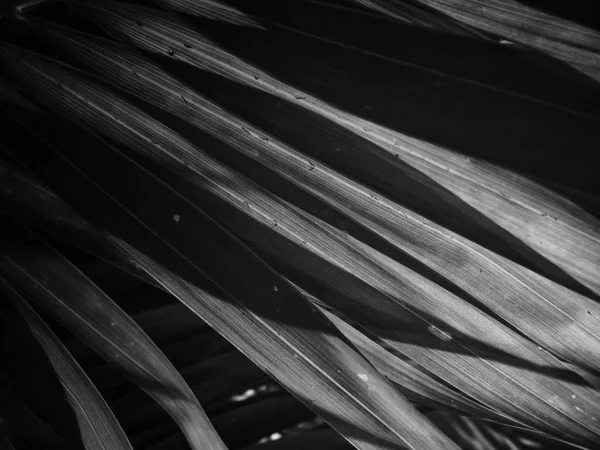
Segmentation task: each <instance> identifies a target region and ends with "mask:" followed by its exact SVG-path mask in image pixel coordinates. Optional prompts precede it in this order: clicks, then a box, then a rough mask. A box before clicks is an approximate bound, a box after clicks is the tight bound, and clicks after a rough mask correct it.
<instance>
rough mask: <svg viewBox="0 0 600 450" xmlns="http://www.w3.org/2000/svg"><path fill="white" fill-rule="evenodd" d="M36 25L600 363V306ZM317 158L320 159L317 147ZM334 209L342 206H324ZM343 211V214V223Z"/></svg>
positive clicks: (148, 75) (347, 223)
mask: <svg viewBox="0 0 600 450" xmlns="http://www.w3.org/2000/svg"><path fill="white" fill-rule="evenodd" d="M35 29H36V30H38V31H42V30H45V32H44V36H46V37H47V38H50V39H54V40H56V42H57V43H58V44H60V45H61V48H63V49H68V50H70V51H72V52H73V54H74V56H75V57H76V58H78V59H79V60H81V61H83V62H85V63H86V64H88V65H90V66H92V67H94V69H95V70H97V71H100V73H102V75H103V76H104V77H106V78H107V79H110V80H111V81H113V82H114V83H116V84H117V85H119V86H122V87H123V88H125V89H128V90H129V91H130V92H132V93H134V94H135V95H138V96H140V97H141V98H143V99H144V100H146V101H150V102H152V103H153V104H155V105H156V106H159V107H162V108H164V109H166V110H167V111H169V112H172V113H173V114H175V115H177V116H179V117H180V118H182V119H183V120H185V121H187V122H189V123H191V124H192V125H194V126H196V127H198V128H200V129H203V130H205V131H207V132H208V133H210V134H212V135H214V136H215V137H219V138H221V139H222V140H224V141H225V142H227V143H228V144H230V145H231V146H232V147H234V148H235V149H236V150H237V151H239V152H241V153H242V154H244V155H246V156H248V157H250V158H253V159H255V160H256V161H258V162H260V163H261V164H263V165H265V166H267V167H269V168H270V169H271V170H273V171H275V172H276V173H278V174H279V175H281V176H283V177H285V178H287V179H288V180H290V181H291V182H292V183H293V184H294V185H296V186H300V187H302V188H303V189H305V190H306V191H308V192H310V193H311V194H313V195H315V196H317V197H319V198H320V199H322V200H323V201H324V202H325V203H326V205H323V204H320V203H319V202H317V201H316V200H314V201H313V203H312V204H309V205H303V207H304V208H305V209H308V210H310V211H319V212H318V214H319V216H320V217H321V218H324V217H325V216H328V217H329V220H330V221H331V220H333V221H336V220H339V222H340V223H343V225H341V226H342V227H343V228H344V229H345V231H347V232H349V233H351V234H355V235H356V234H358V233H360V232H361V231H362V229H361V228H360V226H361V225H362V226H363V227H364V228H366V229H368V230H372V231H373V232H375V233H376V234H377V235H379V236H380V237H383V238H384V239H385V240H386V241H387V242H389V243H391V244H392V245H394V246H395V247H397V248H399V249H401V250H403V251H404V252H407V253H408V254H410V255H411V256H412V257H413V258H415V259H417V260H419V261H421V262H422V263H424V264H425V265H426V266H427V267H429V268H431V269H432V270H434V271H435V272H437V273H439V274H442V275H443V276H444V277H445V278H446V279H448V280H450V281H452V282H453V283H455V284H456V285H457V286H459V287H460V288H462V289H463V290H464V291H465V292H467V293H469V294H470V295H472V296H473V297H474V298H476V299H478V300H480V301H481V302H482V303H483V304H485V305H486V306H487V307H488V308H490V309H491V310H493V311H495V312H497V313H498V314H499V315H500V316H502V317H504V318H505V319H506V320H508V321H509V322H510V323H511V324H512V325H514V326H516V327H517V328H518V329H520V330H522V331H523V332H524V333H525V334H526V335H527V336H529V337H530V338H532V339H533V340H535V341H537V342H538V343H539V344H541V345H544V346H545V347H546V348H549V349H551V350H552V351H553V352H555V353H556V354H558V355H560V356H561V357H563V358H565V359H568V360H571V361H573V362H575V363H577V364H580V365H583V366H587V367H590V368H592V369H593V370H597V369H598V368H600V354H599V353H598V351H599V350H598V349H600V337H599V333H600V322H599V318H600V307H599V306H598V304H597V303H596V302H594V301H592V300H590V299H588V298H586V297H584V296H582V295H579V294H577V293H575V292H573V291H570V290H568V289H565V288H563V287H561V286H560V285H558V284H556V283H552V282H550V281H548V280H547V279H545V278H543V277H541V276H539V275H537V274H536V273H534V272H533V271H531V270H527V269H525V268H523V267H522V266H520V265H517V264H514V263H512V262H511V261H510V260H508V259H506V258H502V257H499V256H498V255H495V254H493V253H492V252H490V251H487V250H486V249H485V248H483V247H481V246H480V245H477V244H475V243H473V242H470V241H468V240H465V239H463V238H461V237H460V236H458V235H456V234H454V233H451V232H448V231H447V230H445V229H444V228H442V227H440V226H438V225H436V224H435V223H432V222H430V221H427V220H426V219H425V218H423V217H420V216H418V215H415V214H414V213H413V212H411V211H410V210H408V209H406V208H404V207H402V206H400V205H397V204H394V203H393V202H391V201H389V200H387V199H385V198H381V197H379V196H378V195H377V194H376V193H375V192H374V191H372V190H370V189H368V188H366V187H364V186H362V185H360V184H359V183H356V182H354V181H352V180H351V179H348V178H347V177H345V176H343V175H341V174H340V173H338V172H336V171H334V170H332V169H331V168H328V167H321V166H316V165H315V164H314V163H312V162H311V160H310V159H307V158H306V155H305V154H303V153H301V152H299V151H297V150H296V149H294V148H293V147H291V146H289V145H286V143H284V142H282V141H280V140H277V139H275V138H273V137H272V136H268V135H266V134H265V133H264V132H263V131H262V130H260V129H257V128H256V127H254V126H252V125H251V124H249V123H247V122H245V121H243V120H239V119H237V118H236V117H235V116H231V115H230V114H228V113H227V112H226V111H224V110H222V109H221V108H220V107H219V106H218V105H215V104H214V103H212V102H210V101H208V100H207V99H206V98H205V97H203V96H201V95H200V94H198V92H196V91H194V90H192V89H191V88H190V87H188V86H186V85H184V84H182V83H181V82H179V81H177V80H176V79H175V78H173V77H171V76H169V75H168V74H167V73H166V72H164V71H162V70H161V69H159V68H158V67H157V66H155V65H152V64H151V63H149V62H147V61H146V60H144V59H143V58H142V57H141V56H140V55H138V54H137V53H135V52H133V51H131V50H128V49H126V48H124V47H123V46H118V45H113V44H111V43H109V42H108V41H105V40H100V39H96V38H93V37H91V36H89V35H83V34H81V33H77V34H72V36H71V37H69V36H68V34H69V33H68V31H67V30H65V29H60V28H56V27H52V26H50V25H49V24H46V26H45V27H44V25H43V24H42V23H40V22H39V21H38V22H36V23H35ZM180 99H183V101H180ZM273 114H274V113H273ZM279 120H280V119H279ZM322 126H323V127H324V126H325V125H322ZM319 131H320V130H319ZM301 132H302V131H301ZM267 136H268V137H267ZM265 143H266V145H265ZM315 144H316V142H315ZM302 148H303V149H304V148H307V146H305V147H302ZM307 150H308V149H307ZM308 151H310V150H308ZM313 155H314V156H315V157H317V156H318V154H317V152H313ZM365 163H367V161H365ZM384 163H385V162H384V161H382V162H381V164H384ZM307 165H308V166H309V167H308V170H307V169H306V166H307ZM365 167H368V166H365ZM369 169H370V170H371V171H373V172H377V173H381V171H382V170H385V169H384V168H383V167H379V166H375V165H374V164H373V165H372V166H371V167H370V168H369ZM260 175H262V174H259V176H255V179H256V180H259V179H260ZM390 176H393V174H392V173H390ZM282 195H286V194H285V193H283V194H282ZM327 207H330V208H332V209H331V210H323V208H327ZM340 213H341V214H340ZM336 216H338V217H339V219H333V218H334V217H336ZM590 222H592V223H593V222H594V221H593V219H591V218H590ZM278 223H279V222H278ZM363 234H364V233H363ZM457 255H461V257H460V264H459V265H456V264H455V261H456V260H457V258H458V256H457Z"/></svg>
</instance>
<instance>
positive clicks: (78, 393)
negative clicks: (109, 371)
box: [0, 280, 132, 450]
mask: <svg viewBox="0 0 600 450" xmlns="http://www.w3.org/2000/svg"><path fill="white" fill-rule="evenodd" d="M0 282H1V283H2V288H3V289H4V290H5V292H6V294H7V295H8V296H9V297H10V298H11V300H12V301H13V303H14V304H15V306H16V307H17V309H18V310H19V311H20V312H21V314H22V316H23V318H24V319H25V321H26V322H27V325H28V326H29V328H30V329H31V332H32V333H33V335H34V336H35V338H36V339H37V340H38V342H39V344H40V345H41V346H42V348H43V349H44V350H45V352H46V354H47V356H48V359H49V360H50V363H51V364H52V366H53V368H54V370H55V371H56V374H57V376H58V378H59V380H60V382H61V383H62V385H63V386H64V388H65V392H66V395H67V398H68V401H69V403H70V404H71V406H72V407H73V410H74V411H75V414H76V415H77V419H78V422H79V424H80V430H81V439H82V441H83V444H84V445H85V448H86V449H89V450H128V449H129V450H131V449H132V447H131V444H130V443H129V440H128V439H127V436H125V433H124V432H123V430H122V428H121V426H120V425H119V422H117V419H116V418H115V416H114V415H113V413H112V411H111V410H110V408H109V407H108V405H107V404H106V402H105V401H104V399H103V398H102V396H101V395H100V393H99V392H98V391H97V389H96V388H95V387H94V385H93V384H92V382H91V381H90V380H89V378H88V377H87V376H86V374H85V372H84V371H83V370H82V369H81V367H79V365H78V364H77V362H76V361H75V359H73V357H72V356H71V355H70V354H69V352H68V350H67V349H66V348H65V347H64V346H63V344H62V343H61V342H60V340H59V339H58V338H57V337H56V336H55V335H54V333H53V332H52V330H50V328H49V327H48V326H47V325H46V324H45V323H44V321H43V320H42V319H41V318H40V316H39V315H38V314H37V313H36V312H35V311H34V310H33V308H31V306H29V304H28V303H27V302H26V300H25V299H24V298H23V297H22V296H21V295H20V294H19V293H18V292H17V291H16V290H15V289H14V288H13V286H11V285H10V284H8V283H7V282H6V281H5V280H0ZM2 448H4V447H2Z"/></svg>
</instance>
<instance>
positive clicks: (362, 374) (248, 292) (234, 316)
mask: <svg viewBox="0 0 600 450" xmlns="http://www.w3.org/2000/svg"><path fill="white" fill-rule="evenodd" d="M21 61H22V62H23V60H21ZM114 106H117V107H118V105H117V104H116V103H115V104H114ZM113 136H114V135H113ZM129 136H130V137H131V136H132V135H129ZM134 136H135V135H134ZM154 136H157V135H155V134H154V133H153V136H152V139H154ZM157 137H158V136H157ZM96 142H97V143H100V144H101V145H100V147H96V148H94V144H93V145H92V146H89V145H88V146H87V149H88V151H86V153H85V154H84V155H82V154H80V153H79V152H78V148H68V146H67V147H65V148H63V149H62V150H65V151H67V152H68V157H69V163H63V162H62V161H63V160H62V159H61V158H57V159H56V161H54V163H55V164H57V166H56V167H55V168H56V170H57V171H59V172H60V173H62V175H61V176H59V177H58V178H56V179H54V181H55V182H58V183H60V180H61V179H62V180H64V181H67V180H69V181H68V182H69V183H73V182H76V183H78V185H79V186H80V188H82V189H85V192H86V196H85V197H84V198H81V197H79V196H78V193H74V192H73V191H70V190H69V189H67V190H62V193H63V195H66V196H67V197H68V198H69V200H70V201H73V202H75V203H76V206H77V208H83V209H84V210H85V213H86V215H91V216H95V217H94V220H100V221H101V222H104V221H103V219H102V218H101V217H104V218H108V217H110V220H109V222H112V225H110V224H109V223H107V222H104V223H103V226H107V227H108V228H109V229H113V228H116V230H115V231H117V232H118V233H119V234H121V235H122V236H124V237H125V238H126V239H127V240H128V241H129V242H132V243H134V245H136V246H138V247H140V248H142V249H143V250H144V251H146V252H148V253H150V254H152V255H153V257H157V258H158V259H160V260H161V261H163V262H165V263H166V264H167V265H168V266H171V267H173V268H175V270H176V271H177V273H178V275H180V276H184V277H185V278H186V279H191V280H193V281H192V282H194V283H197V280H202V281H203V282H205V283H209V284H210V285H212V286H213V289H216V290H217V292H219V296H218V297H216V296H213V295H210V294H209V293H208V292H206V291H203V290H201V289H200V288H198V287H196V286H195V284H190V282H188V281H185V280H184V279H182V278H179V277H176V276H174V275H172V274H171V273H170V272H169V271H167V270H166V269H164V268H163V267H161V266H158V265H156V263H155V262H153V261H152V260H151V259H149V258H148V257H146V256H145V255H143V254H141V253H139V254H138V253H137V252H135V251H134V250H133V248H131V247H129V246H126V247H124V248H126V253H127V255H128V260H131V259H134V261H135V263H136V264H137V265H138V266H140V267H142V268H143V270H144V271H146V272H147V273H149V274H150V275H151V277H152V278H154V279H155V280H156V281H158V282H159V283H160V284H161V285H163V287H164V288H165V289H167V290H168V291H169V292H171V293H173V294H174V295H175V296H176V297H178V298H179V299H180V300H181V301H184V302H185V303H186V304H187V305H188V307H190V308H192V309H193V310H194V311H195V312H196V313H197V314H199V315H200V316H201V317H202V318H203V319H204V320H206V321H207V322H208V323H209V324H210V325H211V326H212V327H213V328H214V329H216V330H217V331H218V332H219V333H221V334H223V335H224V336H226V337H227V339H228V340H229V341H231V342H232V343H233V344H234V345H235V346H237V347H238V348H239V349H240V350H241V351H242V352H243V353H245V354H247V355H248V356H249V357H250V358H251V359H252V360H253V361H254V362H255V363H257V364H258V365H259V366H260V367H262V368H264V369H265V370H267V371H268V373H271V374H272V375H273V376H275V378H276V379H278V380H279V381H280V382H281V383H282V384H283V385H285V386H286V387H287V388H288V389H289V390H290V391H291V392H293V393H294V394H295V395H296V396H297V397H299V398H300V399H301V400H302V401H303V402H305V403H307V404H308V405H309V406H311V407H312V408H313V409H316V410H317V411H318V412H319V414H320V415H322V416H323V417H324V418H326V419H327V420H328V421H329V422H330V423H332V425H334V427H336V429H338V430H339V431H340V432H342V434H344V435H345V437H346V438H347V439H349V440H350V441H351V442H353V443H354V445H356V446H358V447H359V448H385V447H386V446H387V447H389V446H397V447H401V448H403V447H407V448H419V447H423V446H426V447H429V448H452V447H453V444H452V443H451V442H450V441H448V440H447V439H445V438H444V436H443V435H441V434H440V433H438V432H437V430H436V429H435V428H434V427H431V426H430V425H429V424H428V423H427V422H426V421H425V420H424V419H423V418H422V416H421V415H420V414H419V413H418V411H416V410H415V409H414V407H412V406H411V404H410V403H408V402H407V401H406V400H405V399H404V398H403V397H401V396H400V395H399V394H398V393H397V392H396V391H395V389H394V388H393V387H392V386H391V385H389V384H388V383H387V382H386V381H385V379H384V378H383V377H382V376H381V375H380V374H379V373H378V372H377V371H376V370H375V369H374V368H373V367H372V366H371V365H370V364H369V363H368V362H367V361H366V360H364V359H363V358H362V357H361V356H360V354H359V353H358V352H356V350H354V349H353V347H351V346H350V345H348V343H347V341H346V340H345V339H344V338H343V337H342V336H341V334H339V332H338V331H337V329H336V328H335V327H334V326H333V325H332V324H331V323H330V322H329V321H328V320H327V319H326V318H325V317H324V316H323V315H321V313H319V312H318V311H317V310H316V309H315V308H314V307H312V306H311V305H310V303H308V302H307V301H306V300H305V299H304V298H303V297H301V296H300V294H298V293H297V291H295V290H294V289H293V288H292V287H291V286H290V285H288V284H287V283H286V282H285V281H284V280H282V279H281V278H280V277H278V276H277V275H276V274H275V273H274V272H272V271H271V270H270V269H269V268H268V267H267V266H265V265H264V263H262V262H261V260H259V259H258V258H256V256H254V255H253V254H252V253H251V252H249V251H248V250H247V248H246V247H245V246H243V245H241V244H240V243H239V241H237V240H236V239H235V238H234V237H233V236H231V235H230V234H229V233H228V232H226V230H224V229H223V228H221V227H220V226H219V225H218V224H216V223H215V222H213V221H212V220H211V219H210V218H209V217H208V216H206V215H205V214H204V213H203V212H202V211H201V210H200V209H199V208H198V207H196V206H194V205H193V204H191V203H190V202H188V201H186V200H185V199H183V198H182V197H180V196H179V195H178V194H176V193H175V192H174V191H172V189H171V188H169V187H168V186H167V185H165V184H164V183H162V182H160V181H159V180H158V179H156V178H155V177H154V176H153V175H151V174H150V173H149V172H146V171H144V170H143V169H142V168H141V167H140V166H138V165H136V164H134V163H133V161H132V160H129V159H128V158H127V157H125V156H124V155H123V154H122V153H120V152H118V151H116V149H115V148H112V147H110V146H109V145H108V144H106V143H101V141H99V140H97V141H96ZM164 142H165V143H166V142H167V141H164ZM171 145H172V144H169V146H171ZM96 150H97V151H98V152H97V153H95V156H94V157H92V156H93V155H94V152H95V151H96ZM96 157H101V159H102V161H103V163H102V164H106V163H109V164H111V165H112V167H120V168H121V169H120V170H126V171H127V172H128V173H129V175H130V178H128V179H115V178H114V177H112V176H111V174H110V173H108V172H106V171H105V170H103V169H101V167H99V166H98V162H99V160H97V159H96ZM107 158H108V159H107ZM113 158H116V159H113ZM117 161H118V163H117ZM72 164H76V165H77V166H80V169H74V166H73V165H72ZM90 164H91V165H90ZM115 164H116V165H115ZM81 169H85V171H86V175H85V176H84V175H83V174H82V172H80V171H79V170H81ZM98 169H100V170H98ZM65 171H66V172H65ZM56 173H58V172H56ZM213 173H214V172H213ZM87 177H93V178H94V181H95V182H94V183H90V179H89V178H87ZM140 177H142V178H140ZM216 179H219V178H216ZM75 180H77V181H75ZM113 182H116V184H113ZM122 182H126V183H128V186H123V185H122V184H121V183H122ZM96 183H101V186H102V188H100V187H99V186H98V185H97V184H96ZM55 186H56V185H55ZM113 195H116V196H117V197H118V198H119V202H118V203H117V202H116V201H115V200H113V198H112V196H113ZM81 202H83V203H81ZM159 204H161V205H163V207H165V208H167V209H162V207H161V208H156V207H157V206H158V205H159ZM86 205H87V207H86ZM90 205H93V207H91V208H90ZM100 205H102V207H100V208H99V206H100ZM167 205H168V206H167ZM140 211H142V214H143V219H142V216H138V215H139V214H140ZM165 211H167V212H168V214H166V215H165V214H164V213H165ZM113 219H116V220H115V222H113ZM98 223H100V222H98ZM116 225H118V226H116ZM149 225H151V226H149ZM199 230H200V231H201V233H199V232H198V231H199ZM123 245H125V244H123ZM132 255H133V256H132ZM217 263H218V264H217ZM232 280H234V281H235V282H234V283H232ZM259 280H261V283H259ZM217 283H218V284H217ZM221 286H222V287H221ZM227 291H231V292H232V293H229V292H227ZM226 292H227V293H226ZM365 380H366V381H365ZM359 424H360V425H359Z"/></svg>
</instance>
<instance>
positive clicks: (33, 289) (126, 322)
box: [0, 242, 226, 449]
mask: <svg viewBox="0 0 600 450" xmlns="http://www.w3.org/2000/svg"><path fill="white" fill-rule="evenodd" d="M36 244H37V245H36V246H35V247H34V248H28V247H26V246H24V247H23V248H18V247H17V248H8V249H7V248H5V249H4V253H3V254H2V256H0V271H1V272H2V273H3V274H4V276H6V277H8V278H9V279H10V280H11V281H12V282H13V283H15V284H16V285H18V286H19V288H20V289H23V290H24V291H25V292H27V293H28V295H29V296H31V298H32V299H34V300H35V301H36V302H37V303H38V304H39V305H41V306H42V307H43V308H45V309H46V310H47V311H48V312H50V313H51V314H53V315H55V316H56V317H58V318H59V320H60V321H61V322H62V323H64V324H65V325H66V326H67V327H69V328H70V329H71V330H72V331H73V333H74V334H75V335H77V336H78V337H79V338H80V339H82V340H83V341H84V342H87V343H88V344H89V345H90V346H91V347H92V348H94V350H96V351H97V352H98V353H100V354H101V355H102V356H104V357H105V358H106V359H108V360H110V361H112V362H113V363H115V364H117V365H118V366H120V367H121V368H123V369H124V370H125V371H126V372H127V373H129V374H131V375H132V376H133V377H134V379H135V380H136V381H137V382H138V383H139V384H140V385H141V386H142V387H143V388H144V389H145V390H146V391H147V392H148V393H149V394H150V395H151V396H152V397H154V398H155V399H156V400H157V401H158V402H159V403H160V404H161V406H163V407H164V408H165V410H166V411H167V412H168V413H169V414H171V415H172V416H173V418H174V419H175V421H176V422H177V423H178V424H179V425H180V426H181V428H182V430H183V432H184V433H185V434H186V437H187V438H188V440H189V442H190V445H191V446H192V447H193V448H198V449H199V448H203V447H204V446H206V445H209V446H212V447H214V448H226V447H225V446H223V444H222V441H221V440H220V438H219V436H218V435H217V434H216V433H215V431H214V429H213V428H212V426H211V425H210V422H209V421H208V418H207V417H206V415H205V414H204V411H203V410H202V407H201V406H200V404H199V403H198V401H197V400H196V399H195V397H194V394H193V393H192V391H191V390H190V388H189V387H188V386H187V384H186V383H185V381H184V380H183V378H182V377H181V376H180V375H179V374H178V372H177V371H176V370H175V368H174V367H173V366H172V365H171V363H170V362H169V360H168V359H167V358H166V357H165V356H164V355H163V354H162V352H161V351H160V350H159V348H158V347H157V346H156V345H155V344H154V343H152V341H151V340H150V339H149V338H148V336H147V335H146V334H145V333H144V332H143V331H142V330H141V329H140V328H139V327H138V326H137V325H136V324H135V322H134V321H133V320H132V319H131V318H130V317H129V316H127V315H126V314H125V313H124V312H123V311H122V310H121V309H120V308H119V307H118V305H116V304H115V303H114V302H113V301H112V300H111V299H110V298H109V297H107V296H106V295H105V294H104V293H103V292H102V291H101V290H100V289H98V287H96V286H95V285H94V284H93V283H91V282H90V281H89V280H88V279H87V278H86V277H85V276H84V275H83V274H82V273H81V272H80V271H79V270H77V268H76V267H74V266H73V265H72V264H70V263H69V261H68V260H66V259H65V258H64V257H62V256H61V255H60V254H58V253H57V252H55V251H54V250H53V249H52V248H51V247H49V246H46V245H44V244H43V243H42V242H37V243H36Z"/></svg>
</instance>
